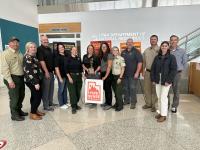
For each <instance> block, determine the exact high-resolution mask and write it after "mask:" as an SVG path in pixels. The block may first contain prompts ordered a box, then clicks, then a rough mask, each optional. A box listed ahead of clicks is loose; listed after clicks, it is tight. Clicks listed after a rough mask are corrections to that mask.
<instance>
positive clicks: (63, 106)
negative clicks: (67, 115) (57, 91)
mask: <svg viewBox="0 0 200 150" xmlns="http://www.w3.org/2000/svg"><path fill="white" fill-rule="evenodd" d="M60 108H61V109H67V108H69V107H68V106H67V105H62V106H61V107H60Z"/></svg>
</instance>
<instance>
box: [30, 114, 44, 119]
mask: <svg viewBox="0 0 200 150" xmlns="http://www.w3.org/2000/svg"><path fill="white" fill-rule="evenodd" d="M30 119H32V120H42V117H41V116H38V115H37V114H32V113H30Z"/></svg>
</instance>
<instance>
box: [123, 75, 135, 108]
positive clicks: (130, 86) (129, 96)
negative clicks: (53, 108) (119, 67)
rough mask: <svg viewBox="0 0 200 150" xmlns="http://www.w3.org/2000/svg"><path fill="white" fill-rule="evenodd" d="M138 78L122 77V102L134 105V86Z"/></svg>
mask: <svg viewBox="0 0 200 150" xmlns="http://www.w3.org/2000/svg"><path fill="white" fill-rule="evenodd" d="M137 82H138V79H134V77H133V76H131V77H125V78H124V102H128V103H131V104H133V105H135V104H136V103H137V95H136V92H137V91H136V90H137V89H136V87H137Z"/></svg>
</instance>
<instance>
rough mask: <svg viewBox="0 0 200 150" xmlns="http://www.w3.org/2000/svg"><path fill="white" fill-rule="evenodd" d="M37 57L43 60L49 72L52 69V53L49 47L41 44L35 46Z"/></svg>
mask: <svg viewBox="0 0 200 150" xmlns="http://www.w3.org/2000/svg"><path fill="white" fill-rule="evenodd" d="M37 57H38V60H39V61H44V62H45V64H46V66H47V70H48V71H49V72H53V71H54V54H53V51H52V50H51V48H50V47H44V46H43V45H41V46H39V47H38V48H37Z"/></svg>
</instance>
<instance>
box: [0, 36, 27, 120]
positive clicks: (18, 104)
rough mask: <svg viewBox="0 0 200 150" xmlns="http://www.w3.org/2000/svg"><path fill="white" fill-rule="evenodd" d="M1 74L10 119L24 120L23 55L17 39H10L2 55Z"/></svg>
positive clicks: (25, 114)
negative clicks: (6, 93) (8, 104)
mask: <svg viewBox="0 0 200 150" xmlns="http://www.w3.org/2000/svg"><path fill="white" fill-rule="evenodd" d="M1 62H2V64H1V69H2V70H1V72H2V75H3V78H4V84H5V85H6V86H7V88H8V94H9V97H10V111H11V119H12V120H15V121H23V120H25V118H24V116H27V115H28V113H25V112H23V111H22V102H23V100H24V97H25V84H24V72H23V55H22V54H21V53H20V51H19V39H17V38H16V37H12V38H11V39H10V40H9V48H8V49H6V50H5V51H4V52H3V53H2V61H1Z"/></svg>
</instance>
